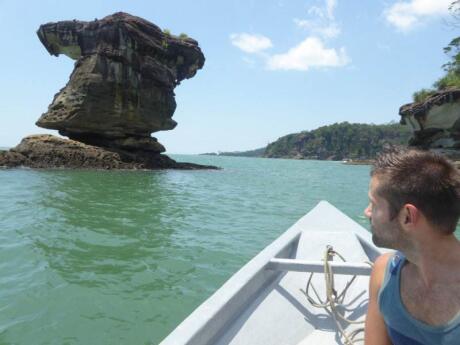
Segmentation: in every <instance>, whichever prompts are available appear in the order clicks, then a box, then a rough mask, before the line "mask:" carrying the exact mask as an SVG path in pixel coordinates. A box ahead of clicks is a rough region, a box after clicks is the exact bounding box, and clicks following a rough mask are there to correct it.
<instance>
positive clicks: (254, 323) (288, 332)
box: [160, 201, 384, 345]
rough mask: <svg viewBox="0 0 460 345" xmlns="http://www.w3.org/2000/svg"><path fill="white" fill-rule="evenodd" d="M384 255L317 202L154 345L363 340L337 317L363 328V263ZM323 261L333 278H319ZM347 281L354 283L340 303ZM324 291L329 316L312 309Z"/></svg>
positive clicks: (366, 267) (306, 344)
mask: <svg viewBox="0 0 460 345" xmlns="http://www.w3.org/2000/svg"><path fill="white" fill-rule="evenodd" d="M331 248H332V249H331ZM331 250H332V251H331ZM335 252H337V253H340V254H341V255H342V256H343V257H344V258H345V259H346V262H343V261H342V260H341V259H339V257H338V256H337V255H336V256H334V257H333V258H332V254H333V253H335ZM383 252H384V250H382V249H380V248H377V247H375V246H374V245H373V244H372V241H371V235H370V233H369V232H368V231H367V230H366V229H364V228H363V227H361V226H360V225H359V224H357V223H356V222H354V221H353V220H352V219H350V218H349V217H348V216H346V215H345V214H343V213H342V212H340V211H339V210H338V209H336V208H335V207H334V206H332V205H331V204H329V203H328V202H326V201H321V202H320V203H319V204H318V205H317V206H316V207H315V208H313V209H312V210H311V211H310V212H309V213H307V214H306V215H305V216H303V217H302V218H301V219H300V220H298V221H297V223H295V224H294V225H293V226H292V227H290V228H289V229H288V230H287V231H286V232H285V233H283V234H282V235H281V236H280V237H279V238H278V239H276V240H275V241H274V242H273V243H272V244H270V245H269V246H268V247H266V248H265V249H264V250H262V252H260V253H259V254H258V255H257V256H256V257H254V258H253V259H252V260H251V261H249V262H248V263H247V264H246V265H245V266H243V267H242V268H241V269H240V270H239V271H238V272H237V273H236V274H234V275H233V276H232V277H231V278H230V279H229V280H228V281H227V282H226V283H225V284H224V285H223V286H222V287H221V288H220V289H218V290H217V291H216V292H215V293H214V294H213V295H212V296H211V297H209V298H208V299H207V300H206V301H205V302H204V303H203V304H201V305H200V306H199V307H198V308H197V309H196V310H195V311H194V312H193V313H192V314H191V315H190V316H188V317H187V318H186V319H185V320H184V321H183V322H182V323H181V324H180V325H179V326H177V328H176V329H175V330H174V331H173V332H172V333H171V334H170V335H169V336H168V337H166V338H165V339H164V340H163V341H162V342H161V343H160V345H182V344H184V345H185V344H187V345H192V344H193V345H211V344H212V345H214V344H216V345H224V344H225V345H227V344H231V345H291V344H292V345H326V344H328V345H329V344H345V345H346V344H350V342H348V341H347V339H351V338H353V337H354V340H355V341H356V340H358V338H363V333H362V332H361V333H360V334H358V333H359V332H360V329H361V330H362V328H363V324H355V323H352V324H348V322H345V321H343V320H342V319H341V316H343V317H345V318H347V319H349V320H353V321H364V319H365V315H366V312H367V303H368V284H369V274H370V271H371V266H370V264H368V263H366V261H369V262H373V261H375V259H376V258H377V257H378V256H379V255H380V254H382V253H383ZM327 253H328V254H327ZM322 258H328V260H330V259H332V260H333V261H328V260H322ZM325 261H327V263H328V265H327V266H326V269H330V272H331V273H333V275H332V274H327V275H326V274H325V273H324V269H325V265H324V262H325ZM312 272H315V274H314V276H313V277H311V285H309V287H308V291H306V290H307V283H308V280H309V278H310V275H311V273H312ZM353 275H356V278H355V279H354V280H353V281H352V283H351V285H349V288H348V289H347V291H346V293H345V294H344V296H340V292H341V291H343V289H344V288H346V286H347V283H348V282H349V281H350V280H351V279H352V276H353ZM326 276H327V277H328V278H330V279H329V280H328V282H329V283H330V284H328V282H326V281H325V277H326ZM312 286H313V287H314V288H316V291H317V293H318V296H316V294H315V292H314V290H313V287H312ZM328 286H329V290H328V289H327V287H328ZM331 287H333V288H334V290H332V288H331ZM328 291H329V295H330V296H331V300H335V302H334V306H335V307H334V309H333V310H331V308H330V307H329V308H328V310H326V309H324V308H320V307H317V306H316V307H315V306H313V305H312V303H311V302H313V303H315V301H316V303H318V302H319V301H320V300H322V301H323V302H324V301H326V294H327V292H328ZM334 291H337V295H338V296H337V295H335V296H334ZM306 292H308V295H309V296H310V297H309V298H310V299H311V302H310V301H309V300H308V299H307V294H306ZM342 297H343V298H342ZM335 303H337V304H335ZM337 314H340V315H337ZM339 328H342V329H343V331H344V332H345V335H342V334H341V333H340V331H339ZM355 331H356V334H355V335H354V336H353V332H355ZM357 343H362V342H359V341H358V342H357Z"/></svg>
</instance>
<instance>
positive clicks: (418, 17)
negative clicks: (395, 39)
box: [384, 0, 452, 31]
mask: <svg viewBox="0 0 460 345" xmlns="http://www.w3.org/2000/svg"><path fill="white" fill-rule="evenodd" d="M451 2H452V0H410V1H398V2H396V3H395V4H393V5H392V6H391V7H390V8H388V9H387V10H386V11H385V12H384V15H385V18H386V20H387V21H388V22H389V23H390V24H391V25H393V26H395V27H396V28H397V29H398V30H401V31H408V30H410V29H412V28H413V27H414V26H415V25H417V24H420V23H421V22H423V21H424V20H426V19H428V18H431V17H437V16H442V15H445V14H447V13H448V9H449V5H450V4H451Z"/></svg>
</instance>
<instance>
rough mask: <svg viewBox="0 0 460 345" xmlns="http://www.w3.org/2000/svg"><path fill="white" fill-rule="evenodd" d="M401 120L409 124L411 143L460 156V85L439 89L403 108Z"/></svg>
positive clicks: (451, 156) (400, 111)
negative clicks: (422, 99) (411, 134)
mask: <svg viewBox="0 0 460 345" xmlns="http://www.w3.org/2000/svg"><path fill="white" fill-rule="evenodd" d="M399 114H400V116H401V121H400V122H401V124H404V125H409V126H410V128H411V129H412V131H413V136H412V138H411V139H410V141H409V145H410V146H414V147H419V148H421V149H429V150H434V151H438V152H440V153H443V154H445V155H447V156H448V157H450V158H452V159H455V160H458V159H460V89H458V88H450V89H446V90H442V91H438V92H436V93H434V94H433V95H431V96H429V97H428V98H427V99H425V100H424V101H422V102H415V103H410V104H406V105H403V106H402V107H401V108H400V109H399Z"/></svg>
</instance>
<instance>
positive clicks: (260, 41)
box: [230, 33, 273, 53]
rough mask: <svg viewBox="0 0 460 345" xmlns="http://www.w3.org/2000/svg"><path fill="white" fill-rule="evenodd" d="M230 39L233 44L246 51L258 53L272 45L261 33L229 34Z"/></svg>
mask: <svg viewBox="0 0 460 345" xmlns="http://www.w3.org/2000/svg"><path fill="white" fill-rule="evenodd" d="M230 40H231V42H232V44H233V45H234V46H236V47H238V48H240V49H241V50H242V51H244V52H246V53H258V52H261V51H262V50H265V49H268V48H271V47H272V46H273V44H272V42H271V41H270V39H269V38H268V37H265V36H263V35H252V34H247V33H241V34H231V35H230Z"/></svg>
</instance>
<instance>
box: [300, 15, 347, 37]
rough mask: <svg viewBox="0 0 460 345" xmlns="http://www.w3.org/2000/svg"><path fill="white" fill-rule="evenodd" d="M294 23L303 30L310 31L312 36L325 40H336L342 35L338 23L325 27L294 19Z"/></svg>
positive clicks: (309, 21)
mask: <svg viewBox="0 0 460 345" xmlns="http://www.w3.org/2000/svg"><path fill="white" fill-rule="evenodd" d="M294 23H295V24H296V25H297V26H298V27H299V28H302V29H306V30H308V31H309V32H310V33H311V34H312V35H315V36H321V37H324V38H335V37H337V36H339V35H340V32H341V30H340V27H339V25H338V24H337V23H335V22H331V23H330V24H327V25H324V24H323V23H318V22H315V21H312V20H306V19H298V18H294Z"/></svg>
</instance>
